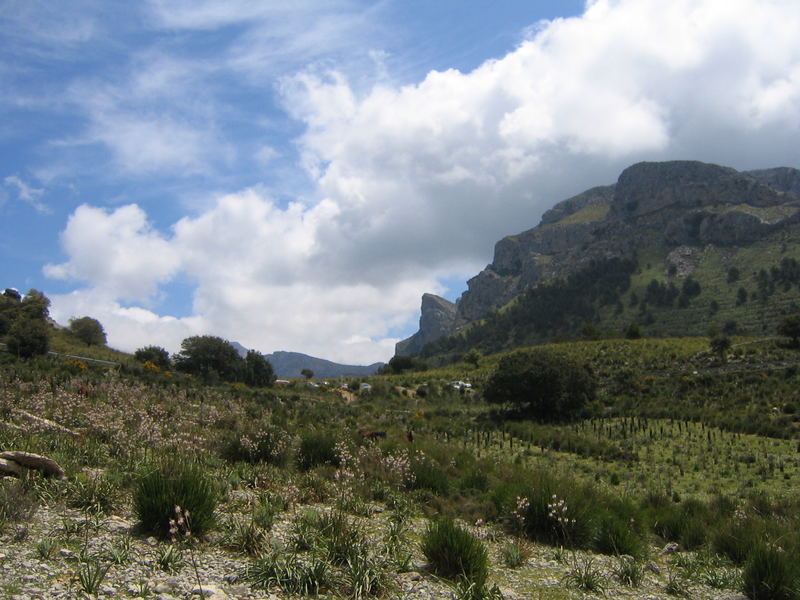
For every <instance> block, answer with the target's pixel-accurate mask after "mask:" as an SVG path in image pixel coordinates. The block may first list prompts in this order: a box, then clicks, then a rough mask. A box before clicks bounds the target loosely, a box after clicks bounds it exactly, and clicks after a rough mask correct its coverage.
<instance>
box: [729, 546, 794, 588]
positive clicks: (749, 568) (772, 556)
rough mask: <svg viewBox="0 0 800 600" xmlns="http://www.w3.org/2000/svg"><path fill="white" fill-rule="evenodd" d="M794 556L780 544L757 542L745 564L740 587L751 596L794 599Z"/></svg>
mask: <svg viewBox="0 0 800 600" xmlns="http://www.w3.org/2000/svg"><path fill="white" fill-rule="evenodd" d="M798 574H799V572H798V566H797V562H796V557H793V556H792V555H791V553H789V552H784V551H783V550H782V549H780V548H776V547H774V546H767V545H758V546H756V547H755V548H753V550H752V552H751V554H750V558H749V560H748V561H747V564H746V565H745V567H744V573H743V574H742V579H743V591H744V593H745V594H746V595H747V597H748V598H750V600H797V599H798V598H800V593H799V592H798Z"/></svg>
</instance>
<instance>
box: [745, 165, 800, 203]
mask: <svg viewBox="0 0 800 600" xmlns="http://www.w3.org/2000/svg"><path fill="white" fill-rule="evenodd" d="M746 174H747V175H749V176H750V177H753V178H755V179H757V180H758V181H760V182H761V183H763V184H765V185H768V186H769V187H771V188H773V189H775V190H778V191H780V192H785V193H789V194H792V195H794V196H797V197H798V198H800V170H798V169H792V168H791V167H776V168H774V169H759V170H756V171H746Z"/></svg>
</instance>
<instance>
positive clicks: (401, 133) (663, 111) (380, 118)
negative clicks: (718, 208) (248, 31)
mask: <svg viewBox="0 0 800 600" xmlns="http://www.w3.org/2000/svg"><path fill="white" fill-rule="evenodd" d="M798 28H800V12H798V11H797V10H796V4H795V3H794V2H791V1H777V0H776V1H772V2H761V1H755V0H735V1H734V2H724V3H723V2H716V1H711V0H709V1H706V2H697V1H696V0H678V1H675V2H670V3H668V4H666V5H665V4H664V3H663V2H660V1H657V0H618V1H610V0H609V1H596V2H592V3H590V5H589V7H588V9H587V12H586V14H585V15H583V16H582V17H580V18H572V19H563V20H557V21H553V22H550V23H544V24H540V26H539V27H538V28H537V29H536V30H535V32H534V33H533V34H532V37H531V38H530V39H528V40H526V41H525V42H523V43H522V44H521V45H520V46H519V47H518V48H517V49H516V50H514V51H513V52H511V53H509V54H508V55H506V56H504V57H502V58H501V59H498V60H492V61H488V62H486V63H485V64H483V65H482V66H481V67H479V68H478V69H476V70H474V71H472V72H470V73H461V72H458V71H454V70H450V71H445V72H431V73H430V74H429V75H428V76H427V77H426V78H425V80H424V81H422V82H420V83H418V84H415V85H408V86H405V87H400V88H396V87H388V86H386V85H385V84H382V85H379V86H376V87H374V88H373V89H371V90H370V91H369V92H368V93H366V94H360V95H359V94H358V93H357V92H355V91H354V89H353V88H352V86H351V85H350V84H349V83H348V81H347V80H346V78H345V76H344V75H342V74H341V73H332V74H330V75H328V76H327V77H324V76H319V75H314V74H309V73H303V74H300V75H298V76H296V77H293V78H291V79H289V80H287V81H286V82H285V84H284V86H283V92H284V95H285V98H286V105H287V108H288V110H290V111H292V113H293V115H294V116H295V117H296V118H298V119H301V120H302V121H304V122H305V123H306V125H307V131H306V133H305V135H304V136H303V137H302V139H301V149H302V151H303V152H304V157H305V158H304V161H305V164H306V165H307V169H308V171H309V173H310V174H311V175H312V176H313V177H315V178H317V180H318V182H319V185H320V187H321V189H322V190H323V193H324V195H326V196H327V197H329V198H331V199H333V200H334V201H335V202H337V204H339V205H340V207H341V211H340V213H339V214H338V215H337V217H336V221H337V226H336V227H333V228H331V230H330V231H331V232H332V234H331V238H333V237H335V236H337V235H338V232H339V231H342V230H346V231H348V235H347V236H344V237H338V238H337V239H338V241H336V240H334V239H328V240H326V242H327V243H329V244H330V245H331V247H335V248H337V252H339V253H345V254H349V255H350V256H351V258H352V259H353V261H354V263H361V264H362V267H363V268H365V269H367V271H369V269H370V267H371V266H372V264H369V263H373V262H374V261H376V260H381V261H384V260H387V259H388V260H389V261H390V262H389V263H388V264H389V265H390V266H391V268H390V269H388V270H389V271H390V272H392V273H396V272H397V270H398V269H400V270H402V269H403V268H407V269H413V268H414V267H415V266H416V265H419V264H421V263H425V264H437V265H440V266H441V268H444V267H445V265H446V264H447V263H448V261H450V260H454V259H456V258H457V257H461V258H467V259H471V260H473V261H477V260H479V256H484V257H485V256H486V255H487V249H488V247H490V244H491V243H493V242H494V241H495V240H496V239H497V238H498V237H499V236H501V235H503V234H508V233H512V232H515V231H517V230H520V229H524V228H527V227H529V226H532V225H534V224H535V222H536V219H537V217H538V216H539V215H540V214H541V212H542V211H543V210H544V209H546V208H548V207H549V206H550V205H551V204H552V203H553V202H554V201H556V200H559V199H561V198H564V197H566V196H567V195H568V194H571V193H575V192H578V191H581V190H582V189H584V188H586V187H588V186H589V185H595V184H600V183H608V182H611V181H613V179H614V178H615V177H616V175H617V174H618V173H619V171H620V170H621V169H622V168H624V167H625V166H627V165H628V164H630V163H631V162H635V161H638V160H642V159H659V158H700V159H704V160H709V161H716V162H721V163H723V164H732V165H735V166H739V167H745V168H746V167H756V166H762V165H764V164H784V163H786V162H787V161H788V162H792V163H797V162H798V158H799V157H798V154H797V148H798V146H797V142H796V133H797V125H798V119H800V102H798V98H800V97H799V96H798V94H799V93H800V78H798V72H799V71H798V69H800V46H798V44H797V43H796V34H795V33H794V32H795V31H797V30H798ZM364 248H369V249H370V250H369V251H367V252H365V251H364ZM376 249H377V251H376ZM388 257H394V258H393V259H391V258H388ZM363 263H368V264H363ZM383 264H386V263H383Z"/></svg>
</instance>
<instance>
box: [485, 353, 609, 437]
mask: <svg viewBox="0 0 800 600" xmlns="http://www.w3.org/2000/svg"><path fill="white" fill-rule="evenodd" d="M596 389H597V383H596V381H595V377H594V375H593V374H592V373H591V371H590V370H589V369H588V368H587V367H586V366H585V365H582V364H580V363H578V362H576V361H574V360H572V359H570V358H567V357H566V356H564V355H562V354H558V353H555V352H552V351H546V350H533V351H517V352H514V353H513V354H509V355H507V356H505V357H504V358H503V359H502V360H501V361H500V364H499V365H498V367H497V370H496V371H495V372H494V373H493V374H492V375H491V377H490V378H489V381H488V382H487V383H486V387H485V388H484V398H485V399H486V401H487V402H491V403H493V404H502V405H506V406H509V407H512V408H514V409H516V410H517V411H519V412H521V413H523V414H527V415H530V416H531V417H533V418H534V419H536V420H539V421H548V422H559V421H569V420H572V419H575V418H577V417H579V416H580V414H581V411H582V409H583V408H584V407H585V406H586V404H587V403H589V402H591V401H592V400H594V398H595V394H596Z"/></svg>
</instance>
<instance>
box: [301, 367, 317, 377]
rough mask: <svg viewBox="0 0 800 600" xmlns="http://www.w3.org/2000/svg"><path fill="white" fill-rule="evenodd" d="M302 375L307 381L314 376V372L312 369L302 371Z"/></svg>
mask: <svg viewBox="0 0 800 600" xmlns="http://www.w3.org/2000/svg"><path fill="white" fill-rule="evenodd" d="M300 375H302V376H303V377H305V378H306V379H311V378H312V377H313V376H314V371H312V370H311V369H301V370H300Z"/></svg>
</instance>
